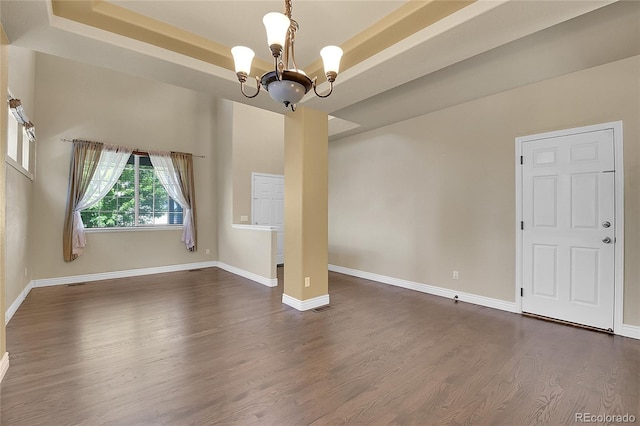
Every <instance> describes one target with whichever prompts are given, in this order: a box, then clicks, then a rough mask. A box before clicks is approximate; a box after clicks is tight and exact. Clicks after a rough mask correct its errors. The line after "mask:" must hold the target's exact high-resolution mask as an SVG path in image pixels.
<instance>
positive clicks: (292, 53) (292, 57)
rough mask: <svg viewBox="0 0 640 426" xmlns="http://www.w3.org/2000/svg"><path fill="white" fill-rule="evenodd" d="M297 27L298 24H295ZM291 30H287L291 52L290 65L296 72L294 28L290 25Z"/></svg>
mask: <svg viewBox="0 0 640 426" xmlns="http://www.w3.org/2000/svg"><path fill="white" fill-rule="evenodd" d="M294 22H295V21H294ZM295 25H296V27H297V25H298V23H297V22H295ZM291 27H292V28H289V31H290V34H291V35H290V37H289V48H290V50H291V63H292V64H293V69H295V70H296V71H298V64H296V50H295V42H296V27H293V23H292V24H291Z"/></svg>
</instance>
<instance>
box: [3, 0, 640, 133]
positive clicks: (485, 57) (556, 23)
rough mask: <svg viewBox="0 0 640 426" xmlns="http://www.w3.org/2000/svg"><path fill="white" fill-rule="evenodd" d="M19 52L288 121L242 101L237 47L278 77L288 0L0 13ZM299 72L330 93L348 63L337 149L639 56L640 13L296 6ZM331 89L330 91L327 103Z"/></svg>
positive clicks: (567, 1) (310, 2)
mask: <svg viewBox="0 0 640 426" xmlns="http://www.w3.org/2000/svg"><path fill="white" fill-rule="evenodd" d="M0 7H1V10H0V18H1V19H2V24H3V26H4V28H5V31H6V33H7V35H8V37H9V40H10V42H11V43H12V44H14V45H16V46H20V47H24V48H28V49H32V50H35V51H39V52H44V53H48V54H52V55H56V56H61V57H65V58H69V59H73V60H76V61H81V62H85V63H89V64H92V65H96V66H102V67H107V68H111V69H114V70H117V71H121V72H125V73H129V74H134V75H138V76H141V77H144V78H150V79H154V80H158V81H162V82H166V83H169V84H174V85H177V86H182V87H186V88H189V89H192V90H197V91H200V92H206V93H210V94H212V95H213V96H217V97H222V98H227V99H231V100H234V101H238V102H243V103H247V104H251V105H254V106H257V107H260V108H264V109H269V110H272V111H276V112H279V113H284V112H286V110H285V109H284V107H283V106H281V105H279V104H276V103H275V102H273V101H272V100H271V99H270V98H269V96H268V95H266V94H261V95H259V96H258V97H257V98H255V99H251V100H249V99H246V98H244V97H243V96H242V95H241V94H240V90H239V87H238V86H239V84H238V82H237V80H236V76H235V73H234V71H233V65H232V60H231V55H230V52H229V48H230V47H231V46H233V45H236V44H244V45H247V46H249V47H251V48H252V49H253V50H254V51H255V52H256V55H257V58H258V60H257V61H255V65H254V70H253V71H252V73H254V74H256V75H259V74H261V73H262V72H264V71H266V70H267V69H268V68H269V66H270V62H269V61H270V56H269V51H268V47H267V46H266V40H265V39H266V36H265V34H264V27H263V25H262V15H264V14H265V13H266V12H268V11H282V9H283V2H280V1H267V0H265V1H244V0H237V1H206V0H199V1H177V0H173V1H151V0H138V1H130V0H111V1H108V2H107V1H103V0H82V1H79V0H74V1H60V0H54V1H50V0H32V1H20V0H2V1H1V2H0ZM293 18H294V19H296V20H297V21H298V22H299V24H300V30H299V32H298V34H297V39H296V57H297V60H298V65H300V66H302V68H304V69H305V71H307V73H308V74H310V75H312V76H314V75H318V77H319V80H320V81H322V80H323V77H322V68H321V63H320V61H319V50H320V48H321V47H322V46H324V45H327V44H337V45H340V46H341V47H343V49H344V50H345V56H344V61H343V65H342V67H341V68H342V69H341V73H340V75H339V76H338V80H337V81H336V87H335V91H334V93H333V94H332V95H331V97H329V98H327V99H319V98H315V97H313V96H310V95H307V97H305V98H304V99H303V101H302V102H301V103H302V104H304V105H305V106H309V107H312V108H316V109H319V110H323V111H326V112H327V113H329V114H331V115H332V116H334V117H336V118H335V119H332V120H330V134H331V135H332V137H331V138H332V139H336V138H339V137H343V136H346V135H351V134H355V133H358V132H362V131H366V130H369V129H373V128H376V127H379V126H382V125H386V124H390V123H393V122H397V121H401V120H404V119H407V118H411V117H415V116H419V115H421V114H425V113H427V112H430V111H434V110H437V109H441V108H446V107H448V106H451V105H455V104H457V103H461V102H466V101H469V100H472V99H476V98H478V97H482V96H487V95H490V94H492V93H498V92H500V91H504V90H509V89H511V88H514V87H518V86H522V85H525V84H530V83H531V82H534V81H539V80H542V79H545V78H551V77H554V76H557V75H562V74H565V73H568V72H573V71H577V70H579V69H584V68H588V67H592V66H596V65H600V64H603V63H607V62H611V61H613V60H617V59H622V58H625V57H629V56H633V55H638V54H640V46H639V45H640V29H639V26H640V24H639V22H640V2H636V1H620V2H615V1H610V0H556V1H539V0H531V1H528V0H505V1H497V0H495V1H494V0H478V1H474V0H464V1H450V0H433V1H417V0H413V1H401V0H395V1H375V0H374V1H369V0H354V1H314V0H294V1H293ZM326 88H327V87H326V83H324V84H322V85H319V91H323V90H326Z"/></svg>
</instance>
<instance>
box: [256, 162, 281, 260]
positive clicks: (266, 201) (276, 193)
mask: <svg viewBox="0 0 640 426" xmlns="http://www.w3.org/2000/svg"><path fill="white" fill-rule="evenodd" d="M253 192H254V193H253V212H252V214H253V218H252V220H253V223H254V225H265V226H276V227H278V231H277V253H276V262H277V263H278V264H282V263H284V176H276V175H261V174H255V175H254V176H253Z"/></svg>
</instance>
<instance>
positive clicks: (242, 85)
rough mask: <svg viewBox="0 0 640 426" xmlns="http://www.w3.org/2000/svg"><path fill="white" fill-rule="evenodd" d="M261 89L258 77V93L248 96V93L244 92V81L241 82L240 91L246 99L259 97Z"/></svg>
mask: <svg viewBox="0 0 640 426" xmlns="http://www.w3.org/2000/svg"><path fill="white" fill-rule="evenodd" d="M260 89H261V87H260V79H259V78H258V77H256V93H254V94H253V95H247V92H245V91H244V81H241V82H240V91H241V92H242V94H243V95H244V96H245V97H246V98H249V99H252V98H255V97H256V96H258V93H260Z"/></svg>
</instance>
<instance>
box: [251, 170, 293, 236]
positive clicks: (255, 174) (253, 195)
mask: <svg viewBox="0 0 640 426" xmlns="http://www.w3.org/2000/svg"><path fill="white" fill-rule="evenodd" d="M258 176H263V177H274V178H282V179H283V180H284V175H275V174H273V173H259V172H251V217H250V218H249V223H251V224H253V218H254V217H255V210H254V209H255V205H254V204H255V203H254V202H253V200H254V199H255V198H256V188H255V184H256V177H258Z"/></svg>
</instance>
